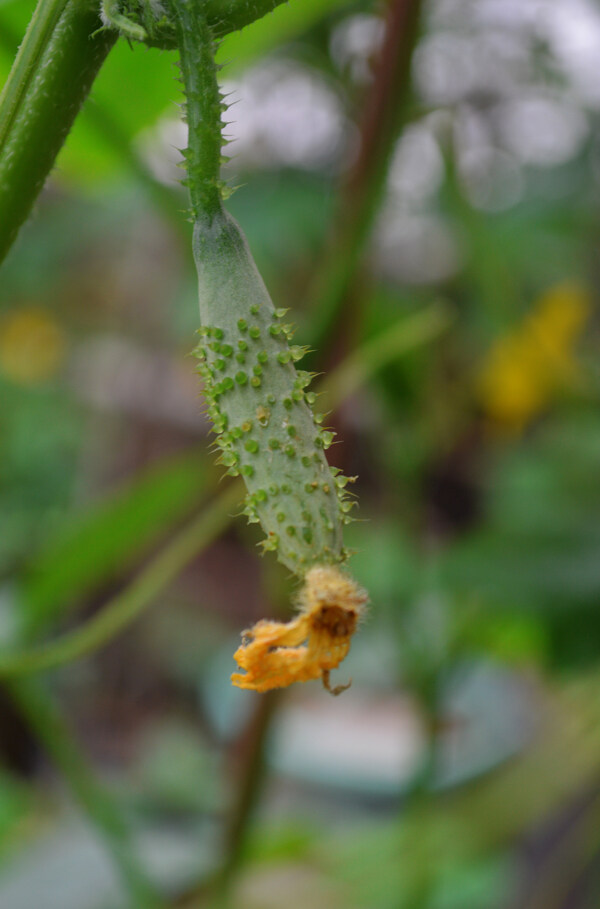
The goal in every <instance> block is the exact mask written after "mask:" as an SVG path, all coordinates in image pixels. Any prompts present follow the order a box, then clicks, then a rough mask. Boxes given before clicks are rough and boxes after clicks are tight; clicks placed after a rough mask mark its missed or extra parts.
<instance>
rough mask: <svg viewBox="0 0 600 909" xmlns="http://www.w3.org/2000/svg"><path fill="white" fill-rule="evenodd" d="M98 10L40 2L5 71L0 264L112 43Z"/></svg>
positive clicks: (0, 119)
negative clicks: (21, 41)
mask: <svg viewBox="0 0 600 909" xmlns="http://www.w3.org/2000/svg"><path fill="white" fill-rule="evenodd" d="M63 6H64V8H63V9H62V11H61V7H63ZM96 7H97V4H96V3H94V2H91V0H69V2H68V3H67V4H66V6H65V5H64V3H59V2H58V0H40V2H39V4H38V7H37V9H36V13H35V15H34V19H35V22H36V24H35V26H34V27H32V28H30V29H29V30H28V31H27V34H26V35H25V39H24V41H23V44H22V45H21V48H20V49H19V53H18V54H17V58H16V60H15V63H14V65H13V68H12V70H11V73H10V75H9V78H8V82H7V87H6V88H5V90H4V92H3V94H2V99H1V101H0V124H1V129H0V262H1V261H2V260H3V259H4V258H5V256H6V254H7V253H8V251H9V249H10V247H11V245H12V244H13V242H14V240H15V238H16V236H17V233H18V231H19V228H20V227H21V225H22V224H23V223H24V221H25V220H26V218H27V216H28V215H29V212H30V210H31V207H32V206H33V203H34V202H35V200H36V198H37V196H38V194H39V192H40V191H41V189H42V186H43V185H44V182H45V180H46V177H47V176H48V174H49V173H50V170H51V169H52V166H53V165H54V161H55V160H56V156H57V154H58V152H59V151H60V148H61V147H62V145H63V143H64V141H65V139H66V137H67V135H68V133H69V130H70V129H71V126H72V124H73V121H74V119H75V117H76V115H77V113H78V111H79V109H80V107H81V105H82V104H83V102H84V100H85V98H86V97H87V95H88V93H89V90H90V88H91V85H92V82H93V81H94V78H95V77H96V75H97V73H98V71H99V69H100V67H101V66H102V63H103V62H104V60H105V59H106V56H107V54H108V53H109V51H110V49H111V48H112V46H113V44H114V42H115V40H116V37H117V34H116V32H110V31H107V30H102V29H100V26H101V22H100V19H99V16H98V12H97V8H96ZM59 12H60V15H58V16H57V13H59ZM99 29H100V31H99Z"/></svg>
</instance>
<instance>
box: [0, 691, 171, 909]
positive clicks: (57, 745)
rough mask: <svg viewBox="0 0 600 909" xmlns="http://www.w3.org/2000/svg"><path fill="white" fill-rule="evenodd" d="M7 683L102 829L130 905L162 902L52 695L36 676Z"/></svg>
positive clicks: (140, 908)
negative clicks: (45, 689) (141, 866)
mask: <svg viewBox="0 0 600 909" xmlns="http://www.w3.org/2000/svg"><path fill="white" fill-rule="evenodd" d="M6 685H7V687H8V689H9V692H10V694H11V696H12V698H13V700H14V701H15V702H16V704H17V706H18V708H19V710H20V711H21V713H22V714H23V716H24V717H25V719H26V721H27V722H28V724H29V725H30V727H31V729H32V730H33V732H34V733H35V735H36V737H37V738H38V740H39V741H40V742H41V744H42V745H43V747H44V748H45V749H46V751H47V752H48V754H49V755H50V757H51V759H52V760H53V761H54V763H55V764H56V766H57V768H58V769H59V770H60V771H61V773H62V774H63V776H64V777H65V779H66V781H67V783H68V784H69V786H70V787H71V790H72V792H73V794H74V795H75V797H76V798H77V800H78V801H79V802H80V804H81V806H82V807H83V808H84V810H85V812H86V813H87V815H88V817H89V818H90V820H91V821H92V823H93V824H94V826H95V827H96V829H97V830H98V831H99V832H100V833H101V834H102V835H103V840H104V843H105V845H106V847H107V848H108V850H109V851H110V853H111V856H112V859H113V861H114V863H115V865H116V866H117V868H118V869H119V871H120V874H121V877H122V880H123V883H124V885H125V887H126V889H127V892H128V895H129V899H130V905H131V909H159V907H161V906H162V905H163V904H162V902H161V900H160V899H159V898H158V896H157V895H156V894H155V892H154V889H153V887H152V886H151V885H150V883H149V881H148V880H147V878H146V875H145V873H144V872H143V871H142V869H141V868H140V866H139V864H138V862H137V859H136V857H135V855H134V853H133V851H132V849H131V844H130V840H129V834H128V831H127V828H126V826H125V824H124V823H123V820H122V818H121V815H120V813H119V812H118V811H117V810H116V808H115V807H114V805H113V802H112V799H110V798H109V796H108V793H107V792H106V791H104V789H103V787H101V786H100V785H99V783H98V782H97V781H96V780H95V779H94V776H93V774H92V773H91V772H90V770H89V768H88V765H87V762H86V760H85V758H84V756H83V754H82V753H81V752H80V750H79V748H78V746H77V744H76V743H75V742H74V741H73V739H72V737H71V734H70V732H69V730H68V729H67V727H66V725H65V723H64V722H63V719H62V717H61V715H60V713H59V711H58V709H57V708H56V706H55V705H54V703H53V701H52V699H51V697H50V696H49V695H48V694H47V693H46V692H45V691H44V689H43V688H42V686H41V684H40V683H39V682H38V681H37V680H34V679H25V680H19V681H11V682H7V683H6Z"/></svg>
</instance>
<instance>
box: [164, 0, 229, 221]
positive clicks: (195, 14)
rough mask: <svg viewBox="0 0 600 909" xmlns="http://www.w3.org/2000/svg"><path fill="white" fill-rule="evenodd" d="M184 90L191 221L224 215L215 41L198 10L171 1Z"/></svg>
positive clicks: (187, 0)
mask: <svg viewBox="0 0 600 909" xmlns="http://www.w3.org/2000/svg"><path fill="white" fill-rule="evenodd" d="M170 5H171V10H172V13H173V18H174V20H175V29H176V33H177V44H178V47H179V54H180V61H181V62H180V65H181V73H182V76H183V84H184V87H185V111H186V120H187V124H188V147H187V148H186V149H185V151H184V153H183V154H184V157H185V163H186V167H187V172H188V176H187V179H186V180H184V184H185V185H186V186H187V187H188V189H189V193H190V200H191V213H192V218H193V220H194V221H198V220H199V219H200V218H208V219H209V220H211V219H212V218H213V217H214V216H215V215H218V214H221V213H222V212H223V205H222V187H223V184H222V182H221V145H222V143H223V138H222V136H221V111H222V107H223V101H222V98H221V95H220V92H219V86H218V83H217V66H216V63H215V55H214V50H215V49H214V39H213V35H212V33H211V30H210V28H209V26H208V22H207V20H206V17H205V15H204V12H203V9H202V7H201V5H200V4H199V3H197V2H194V0H171V4H170Z"/></svg>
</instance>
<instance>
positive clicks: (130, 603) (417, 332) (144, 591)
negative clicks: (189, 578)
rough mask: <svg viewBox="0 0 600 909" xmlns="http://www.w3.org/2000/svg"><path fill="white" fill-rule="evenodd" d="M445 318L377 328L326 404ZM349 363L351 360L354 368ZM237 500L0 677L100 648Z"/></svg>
mask: <svg viewBox="0 0 600 909" xmlns="http://www.w3.org/2000/svg"><path fill="white" fill-rule="evenodd" d="M449 322H450V314H449V313H448V312H447V311H446V309H445V308H444V307H443V306H442V304H440V303H434V304H432V305H431V306H430V307H429V309H427V310H425V311H424V312H423V313H417V314H416V315H414V316H410V317H408V318H406V317H404V318H402V319H401V320H400V321H399V322H398V323H397V325H395V326H393V327H392V328H390V329H389V330H386V331H383V332H381V333H380V334H379V335H378V336H377V337H376V338H373V339H371V340H370V341H368V342H367V343H366V344H365V345H364V346H363V347H362V348H360V350H358V351H355V352H353V353H352V354H351V355H350V356H349V358H348V359H347V360H346V361H344V362H343V363H341V364H340V366H339V367H338V368H337V369H336V370H335V371H334V372H333V373H331V376H330V377H329V379H326V380H325V381H324V382H323V383H322V386H321V389H320V390H321V392H323V394H324V396H325V399H326V401H327V405H328V406H330V407H332V408H335V407H337V406H338V405H339V404H341V403H342V401H343V400H344V399H345V398H347V397H348V396H349V395H350V394H352V393H353V392H354V391H356V389H357V387H358V386H359V385H360V384H362V383H364V382H366V381H367V380H368V379H369V378H370V377H371V376H372V375H373V374H374V373H376V372H377V371H378V370H380V369H383V368H384V367H385V366H386V365H387V364H388V363H391V362H393V361H394V360H395V359H397V357H398V356H401V355H402V354H404V353H406V352H408V351H409V350H411V349H414V348H415V347H417V346H418V345H420V344H423V343H426V342H428V341H430V340H432V339H433V338H434V337H435V336H436V335H439V334H440V333H441V332H442V331H443V330H444V329H445V328H446V327H447V325H448V324H449ZM350 364H354V365H353V366H352V368H350ZM354 370H356V375H355V373H354ZM330 383H331V388H330ZM240 498H241V491H240V487H239V484H238V483H234V484H231V486H230V487H229V488H228V489H227V490H225V492H223V493H221V495H220V496H219V497H218V498H217V499H216V500H215V501H214V502H213V504H212V505H210V506H209V507H208V508H207V509H206V510H205V511H203V512H202V514H201V515H200V516H199V517H197V518H196V519H195V520H194V521H192V522H191V523H190V524H189V525H188V526H187V527H185V528H184V529H183V530H182V531H180V533H178V534H177V535H176V536H175V537H174V538H173V540H171V542H170V543H169V544H168V545H167V546H166V547H165V548H164V549H163V550H162V552H161V553H159V555H157V556H156V558H155V559H154V560H153V561H152V562H151V563H150V564H149V565H148V566H147V568H145V569H144V570H143V571H142V572H141V573H140V574H139V575H138V577H137V578H136V579H135V580H134V581H133V582H132V583H131V584H130V586H129V587H127V588H126V589H125V590H124V591H123V592H122V593H120V594H118V595H117V596H116V597H115V598H114V599H112V600H110V601H109V602H108V603H107V604H106V605H105V606H104V607H103V609H101V610H100V612H98V613H97V614H96V615H95V616H93V617H92V618H91V619H89V620H88V621H87V622H86V623H85V624H83V625H82V626H81V627H80V628H77V629H75V630H74V631H71V632H69V633H67V634H65V635H63V636H62V637H59V638H57V639H56V640H54V641H50V642H49V643H47V644H43V645H41V646H39V647H32V648H30V649H27V650H23V651H21V652H17V653H4V654H1V655H0V677H2V676H17V675H28V674H31V673H36V672H41V671H43V670H47V669H53V668H55V667H57V666H61V665H63V664H64V663H68V662H71V661H73V660H76V659H80V658H81V657H84V656H87V655H88V654H90V653H93V652H94V651H95V650H98V649H99V648H100V647H103V646H104V645H105V644H107V643H108V641H110V640H111V639H112V638H113V637H114V636H115V635H116V634H118V633H119V632H121V631H123V630H124V629H125V628H127V627H128V626H129V625H130V624H131V623H132V622H133V621H135V619H137V618H138V616H140V615H141V613H142V612H143V611H144V610H145V609H146V608H148V606H150V605H151V603H153V602H154V601H155V600H156V597H157V596H158V594H159V592H160V591H161V590H163V589H164V588H165V587H166V586H167V584H169V583H170V582H171V581H172V580H173V579H174V578H175V577H176V576H177V575H178V574H179V572H180V571H181V570H182V569H183V568H184V567H185V566H186V565H187V564H188V562H190V561H191V560H192V559H193V558H194V557H195V556H196V555H198V554H199V553H200V552H201V551H202V549H203V548H205V547H206V546H208V545H209V543H211V542H212V541H213V540H214V539H216V538H217V536H218V535H219V534H220V533H221V532H222V531H223V529H224V528H225V527H226V526H227V524H228V523H229V521H230V519H231V514H232V511H233V509H234V508H235V506H236V505H237V504H238V503H239V501H240Z"/></svg>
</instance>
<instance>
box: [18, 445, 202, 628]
mask: <svg viewBox="0 0 600 909" xmlns="http://www.w3.org/2000/svg"><path fill="white" fill-rule="evenodd" d="M206 487H207V475H206V471H205V468H204V466H203V461H202V458H201V457H200V456H199V454H198V453H197V452H195V451H193V452H191V453H190V452H186V453H185V454H183V455H178V456H176V457H173V458H168V459H167V460H165V461H161V462H160V463H159V464H158V466H155V467H152V468H150V469H149V470H147V471H145V472H144V473H142V474H140V475H138V476H136V477H134V478H133V479H132V480H131V481H130V482H128V483H127V484H125V485H124V486H123V487H122V488H121V489H119V490H117V491H116V492H113V493H112V494H111V495H110V496H109V497H108V498H107V499H105V500H104V501H102V502H99V503H97V504H96V505H95V506H91V507H90V508H88V509H87V510H86V512H85V513H84V514H77V515H75V516H74V517H73V518H72V519H71V520H70V521H68V522H67V523H66V524H65V526H64V527H63V528H62V530H59V531H57V532H56V534H55V535H54V537H53V539H51V540H49V541H48V543H47V545H46V546H45V547H44V548H43V549H42V551H41V552H39V553H38V555H37V556H36V557H34V559H33V560H32V562H31V565H30V570H29V572H28V574H27V576H26V578H25V580H24V582H23V587H22V608H23V610H24V614H23V618H24V623H25V630H26V633H27V634H31V633H33V632H37V631H38V630H40V627H43V626H45V625H46V624H47V623H48V622H50V621H51V619H52V618H53V617H54V616H56V615H59V614H62V613H63V612H64V611H65V610H66V609H67V607H68V606H69V605H71V604H72V603H73V601H74V600H76V599H77V598H80V597H82V596H85V595H88V594H90V593H91V592H92V591H93V590H94V589H96V588H97V587H99V586H100V585H102V584H107V583H110V582H111V581H113V580H115V579H116V578H117V577H118V576H119V575H120V574H122V573H123V572H124V571H126V570H127V569H128V568H130V567H131V566H132V565H133V564H134V563H135V561H136V560H138V559H140V558H141V557H142V556H143V555H144V554H145V553H147V552H148V550H149V549H150V548H151V547H152V545H153V544H155V543H156V542H158V540H159V539H160V538H161V536H162V535H164V534H165V533H166V531H167V530H168V529H169V528H170V527H172V526H173V525H174V524H175V523H176V522H177V521H178V520H180V519H181V518H182V517H184V516H185V515H186V514H188V513H189V512H190V511H191V509H192V508H193V507H194V505H195V504H197V502H198V501H199V499H200V498H201V496H202V495H203V494H204V492H205V491H206Z"/></svg>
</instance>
